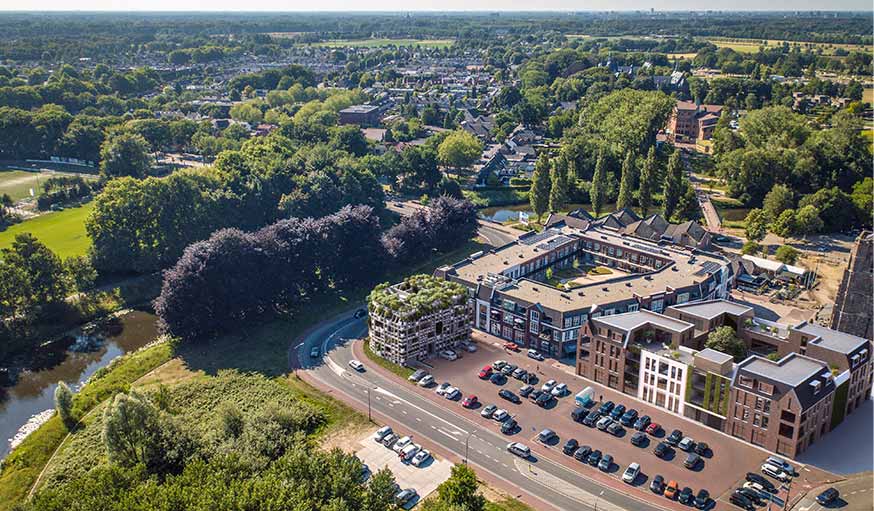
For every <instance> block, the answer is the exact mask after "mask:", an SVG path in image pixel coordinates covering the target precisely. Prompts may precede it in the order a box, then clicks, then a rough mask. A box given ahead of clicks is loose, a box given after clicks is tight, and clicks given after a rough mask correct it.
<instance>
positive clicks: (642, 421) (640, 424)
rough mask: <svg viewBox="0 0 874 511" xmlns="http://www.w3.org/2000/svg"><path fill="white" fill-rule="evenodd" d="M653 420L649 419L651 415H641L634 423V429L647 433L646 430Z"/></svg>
mask: <svg viewBox="0 0 874 511" xmlns="http://www.w3.org/2000/svg"><path fill="white" fill-rule="evenodd" d="M651 422H652V419H650V418H649V415H641V416H640V417H638V418H637V420H636V421H634V429H636V430H638V431H645V430H646V428H647V427H648V426H649V425H650V423H651Z"/></svg>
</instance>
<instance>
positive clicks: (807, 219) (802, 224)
mask: <svg viewBox="0 0 874 511" xmlns="http://www.w3.org/2000/svg"><path fill="white" fill-rule="evenodd" d="M794 227H795V232H797V233H798V234H802V235H806V234H815V233H818V232H820V231H822V228H823V221H822V219H821V218H820V217H819V210H818V209H817V208H816V206H813V205H812V204H808V205H807V206H804V207H803V208H801V209H799V210H798V212H797V213H795V225H794Z"/></svg>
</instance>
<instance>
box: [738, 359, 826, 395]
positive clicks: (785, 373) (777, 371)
mask: <svg viewBox="0 0 874 511" xmlns="http://www.w3.org/2000/svg"><path fill="white" fill-rule="evenodd" d="M738 369H739V370H740V371H744V372H746V373H750V374H754V375H756V376H759V377H762V378H764V379H766V380H775V381H778V382H780V383H785V384H786V385H789V386H791V387H797V386H799V385H801V384H802V383H804V382H805V381H807V380H808V379H810V378H811V377H813V376H816V375H819V374H822V373H823V372H824V371H829V369H828V366H827V365H826V364H825V362H820V361H819V360H814V359H812V358H809V357H805V356H803V355H799V354H798V353H790V354H788V355H786V356H785V357H783V358H781V359H780V360H778V361H776V362H774V361H773V360H768V359H767V358H762V357H759V356H756V355H753V356H751V357H749V358H748V359H746V360H744V361H743V362H741V363H740V367H739V368H738Z"/></svg>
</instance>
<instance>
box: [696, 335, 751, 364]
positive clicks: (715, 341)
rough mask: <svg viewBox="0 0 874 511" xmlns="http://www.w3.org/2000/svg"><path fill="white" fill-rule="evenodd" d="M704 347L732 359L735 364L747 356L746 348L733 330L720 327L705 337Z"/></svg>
mask: <svg viewBox="0 0 874 511" xmlns="http://www.w3.org/2000/svg"><path fill="white" fill-rule="evenodd" d="M704 346H705V347H707V348H710V349H712V350H716V351H719V352H722V353H725V354H727V355H731V356H732V357H734V360H735V362H740V361H741V360H743V359H745V358H746V356H747V346H746V344H744V342H743V341H742V340H740V339H738V337H737V335H736V334H735V331H734V328H732V327H730V326H721V327H719V328H717V329H716V330H713V331H712V332H710V334H708V335H707V341H706V342H705V343H704Z"/></svg>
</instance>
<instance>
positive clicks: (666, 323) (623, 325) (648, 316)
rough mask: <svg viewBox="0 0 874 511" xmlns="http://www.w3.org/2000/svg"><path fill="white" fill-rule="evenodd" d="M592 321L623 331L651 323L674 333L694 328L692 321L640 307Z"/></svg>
mask: <svg viewBox="0 0 874 511" xmlns="http://www.w3.org/2000/svg"><path fill="white" fill-rule="evenodd" d="M592 321H595V322H597V323H603V324H604V325H607V326H610V327H613V328H617V329H619V330H622V331H624V332H630V331H632V330H635V329H637V328H640V327H641V326H643V325H648V324H652V325H655V326H657V327H659V328H661V329H664V330H670V331H672V332H676V333H682V332H685V331H687V330H689V329H690V328H694V325H693V324H692V323H686V322H685V321H680V320H679V319H674V318H671V317H669V316H665V315H663V314H658V313H656V312H652V311H648V310H646V309H642V310H639V311H634V312H626V313H624V314H612V315H610V316H599V317H597V318H592Z"/></svg>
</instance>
